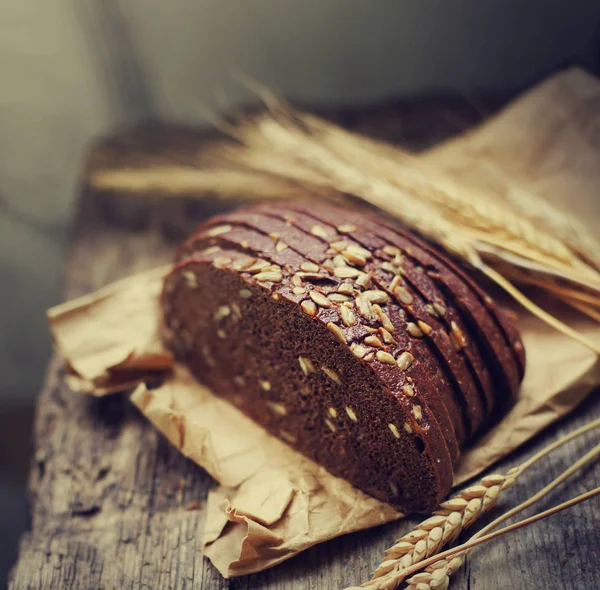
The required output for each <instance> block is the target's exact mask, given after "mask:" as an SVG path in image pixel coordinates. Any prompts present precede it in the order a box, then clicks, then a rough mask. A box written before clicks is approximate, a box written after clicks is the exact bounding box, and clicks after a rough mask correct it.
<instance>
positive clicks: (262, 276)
mask: <svg viewBox="0 0 600 590" xmlns="http://www.w3.org/2000/svg"><path fill="white" fill-rule="evenodd" d="M254 278H255V279H256V280H257V281H267V282H271V283H279V282H281V281H282V280H283V275H282V274H281V273H280V272H278V271H267V272H259V273H258V274H256V275H254Z"/></svg>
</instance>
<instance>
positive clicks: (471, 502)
mask: <svg viewBox="0 0 600 590" xmlns="http://www.w3.org/2000/svg"><path fill="white" fill-rule="evenodd" d="M598 426H600V418H599V419H596V420H594V421H592V422H590V423H589V424H586V425H584V426H582V427H580V428H578V429H576V430H574V431H573V432H571V433H569V434H567V435H565V436H563V437H561V438H560V439H558V440H557V441H555V442H553V443H552V444H550V445H548V446H546V447H545V448H544V449H542V450H541V451H539V452H538V453H536V454H535V455H533V456H532V457H530V458H529V459H528V460H527V461H525V462H524V463H522V464H521V465H519V466H517V467H514V468H512V469H510V470H509V471H508V472H507V473H506V474H505V475H500V474H493V475H488V476H485V477H484V478H482V480H481V481H480V482H479V484H477V485H475V486H470V487H469V488H466V489H465V490H463V491H462V492H459V493H458V494H457V495H456V496H454V497H453V498H451V499H450V500H448V501H447V502H444V503H442V504H441V505H440V509H439V510H437V511H435V513H434V516H433V517H431V518H428V519H427V520H425V521H424V522H422V523H420V524H419V525H417V526H416V527H415V529H414V530H413V531H411V532H410V533H408V534H407V535H404V536H403V537H402V538H400V539H398V540H397V542H396V543H395V544H394V545H393V546H392V547H391V548H390V549H388V550H387V551H386V557H387V559H385V560H384V561H382V563H381V564H380V565H379V567H378V568H377V569H376V570H375V572H374V573H373V578H372V579H371V580H369V581H368V582H365V583H364V584H363V587H365V588H373V589H374V588H387V587H388V586H386V585H385V584H386V583H388V582H389V581H390V580H394V579H397V578H398V577H399V576H401V575H402V572H404V571H405V570H406V569H407V568H409V567H411V566H413V565H414V564H417V563H419V562H421V561H423V560H424V559H426V558H428V557H430V556H432V555H434V554H435V553H437V552H438V551H439V550H440V549H441V547H443V546H444V545H447V544H449V543H451V542H452V541H454V540H455V539H456V538H457V537H458V535H460V533H461V532H462V531H463V530H464V529H466V528H468V527H469V526H471V525H472V524H473V523H474V522H475V521H476V520H477V519H478V518H479V517H480V516H481V515H482V514H484V513H485V512H487V511H488V510H490V509H491V508H492V507H493V506H494V505H495V504H496V503H497V501H498V498H499V496H500V494H501V492H503V491H504V490H506V489H508V488H509V487H511V486H512V485H513V484H514V483H515V481H516V479H517V478H518V477H519V476H520V475H521V474H523V473H524V472H525V471H526V470H527V469H528V468H529V467H531V466H532V465H533V464H534V463H536V462H537V461H539V460H540V459H542V458H543V457H545V456H546V455H548V454H549V453H550V452H552V451H553V450H554V449H556V448H558V447H560V446H562V445H564V444H566V443H567V442H569V441H571V440H573V439H574V438H577V437H579V436H581V435H583V434H585V433H586V432H589V431H590V430H592V429H594V428H596V427H598ZM389 587H391V588H394V587H395V586H393V585H392V586H389Z"/></svg>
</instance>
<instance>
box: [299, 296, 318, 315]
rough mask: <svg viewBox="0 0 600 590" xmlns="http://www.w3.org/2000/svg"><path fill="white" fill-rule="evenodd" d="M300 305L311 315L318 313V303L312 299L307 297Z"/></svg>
mask: <svg viewBox="0 0 600 590" xmlns="http://www.w3.org/2000/svg"><path fill="white" fill-rule="evenodd" d="M300 307H301V308H302V311H303V312H304V313H305V314H306V315H309V316H311V317H314V316H316V315H317V304H316V303H315V302H314V301H311V300H310V299H305V300H304V301H302V302H301V303H300Z"/></svg>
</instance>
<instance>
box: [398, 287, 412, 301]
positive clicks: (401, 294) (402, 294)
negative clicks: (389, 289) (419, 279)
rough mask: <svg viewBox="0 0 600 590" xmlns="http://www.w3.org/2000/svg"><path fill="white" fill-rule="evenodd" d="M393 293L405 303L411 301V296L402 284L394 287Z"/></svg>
mask: <svg viewBox="0 0 600 590" xmlns="http://www.w3.org/2000/svg"><path fill="white" fill-rule="evenodd" d="M393 293H394V295H395V296H396V297H398V299H399V300H400V302H401V303H404V304H405V305H410V304H411V303H412V302H413V296H412V295H411V294H410V293H409V292H408V291H407V290H406V289H405V288H404V287H402V286H398V287H396V288H395V289H394V291H393Z"/></svg>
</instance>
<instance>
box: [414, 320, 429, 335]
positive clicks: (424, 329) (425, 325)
mask: <svg viewBox="0 0 600 590" xmlns="http://www.w3.org/2000/svg"><path fill="white" fill-rule="evenodd" d="M417 325H418V326H419V328H420V329H421V332H423V334H431V332H432V330H433V328H432V327H431V326H430V325H429V324H428V323H427V322H424V321H422V320H419V321H418V322H417Z"/></svg>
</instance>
